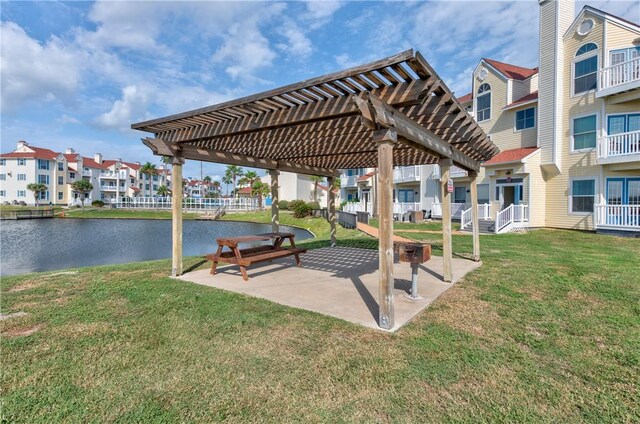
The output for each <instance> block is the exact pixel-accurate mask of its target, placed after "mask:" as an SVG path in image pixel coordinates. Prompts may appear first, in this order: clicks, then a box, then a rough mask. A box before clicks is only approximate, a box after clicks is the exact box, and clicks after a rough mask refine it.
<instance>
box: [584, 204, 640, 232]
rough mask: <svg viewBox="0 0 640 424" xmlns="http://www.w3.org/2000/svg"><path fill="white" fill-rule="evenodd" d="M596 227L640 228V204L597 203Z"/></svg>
mask: <svg viewBox="0 0 640 424" xmlns="http://www.w3.org/2000/svg"><path fill="white" fill-rule="evenodd" d="M595 223H596V227H613V228H619V229H631V230H640V205H606V204H598V205H595Z"/></svg>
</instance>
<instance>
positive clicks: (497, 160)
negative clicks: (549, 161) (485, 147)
mask: <svg viewBox="0 0 640 424" xmlns="http://www.w3.org/2000/svg"><path fill="white" fill-rule="evenodd" d="M536 150H538V148H537V147H522V148H520V149H511V150H505V151H503V152H500V153H498V154H497V155H495V156H494V157H492V158H491V159H489V160H488V161H486V162H484V163H483V164H482V166H492V165H500V164H503V163H512V162H522V160H523V159H526V157H527V156H529V155H530V154H532V153H534V152H535V151H536Z"/></svg>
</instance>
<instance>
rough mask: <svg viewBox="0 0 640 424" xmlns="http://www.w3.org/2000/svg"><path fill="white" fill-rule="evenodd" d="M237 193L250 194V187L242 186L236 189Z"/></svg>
mask: <svg viewBox="0 0 640 424" xmlns="http://www.w3.org/2000/svg"><path fill="white" fill-rule="evenodd" d="M238 194H251V187H242V188H239V189H238Z"/></svg>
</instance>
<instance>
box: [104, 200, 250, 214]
mask: <svg viewBox="0 0 640 424" xmlns="http://www.w3.org/2000/svg"><path fill="white" fill-rule="evenodd" d="M111 205H112V206H113V207H116V208H118V209H171V197H122V198H120V199H119V200H118V201H116V199H111ZM220 208H224V209H225V210H226V211H227V212H240V211H245V212H246V211H255V210H258V199H247V198H240V199H224V198H218V199H207V198H199V199H194V198H191V197H187V198H184V199H182V209H186V210H215V209H220Z"/></svg>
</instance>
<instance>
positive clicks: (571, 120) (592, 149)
mask: <svg viewBox="0 0 640 424" xmlns="http://www.w3.org/2000/svg"><path fill="white" fill-rule="evenodd" d="M594 115H595V117H596V145H595V147H587V148H585V149H574V148H573V121H575V120H576V119H580V118H586V117H589V116H594ZM601 128H602V125H601V124H600V114H599V113H598V112H589V113H584V114H582V115H575V116H570V117H569V153H570V154H573V153H587V152H592V151H595V150H596V149H597V148H598V134H599V133H600V129H601Z"/></svg>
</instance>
